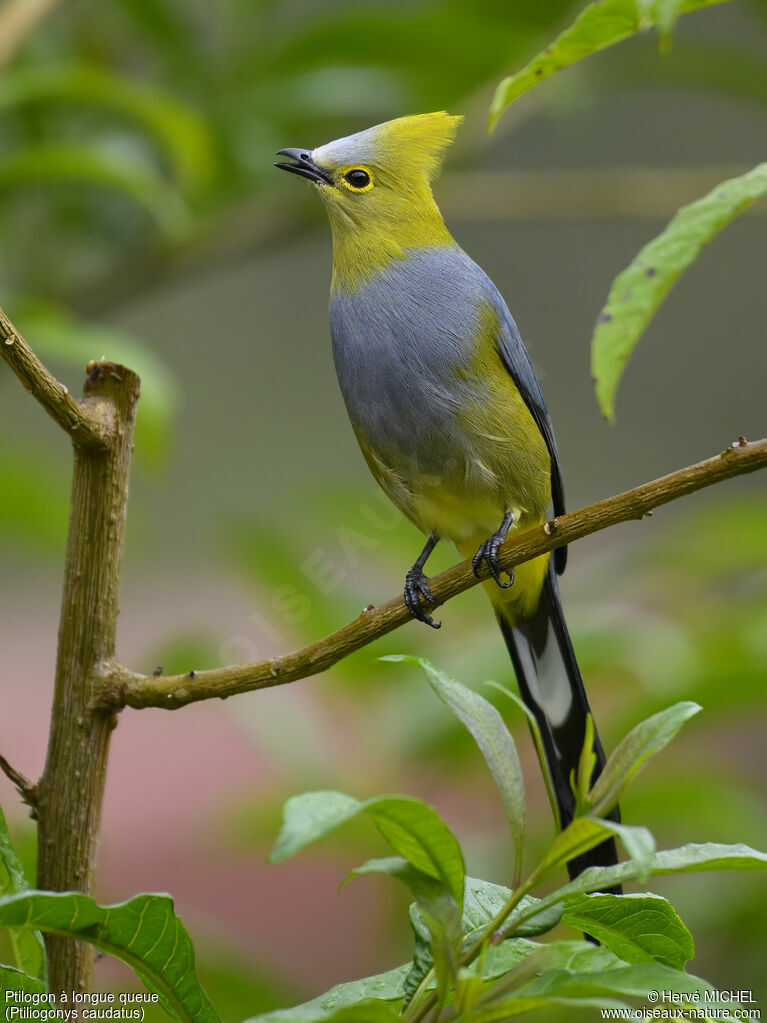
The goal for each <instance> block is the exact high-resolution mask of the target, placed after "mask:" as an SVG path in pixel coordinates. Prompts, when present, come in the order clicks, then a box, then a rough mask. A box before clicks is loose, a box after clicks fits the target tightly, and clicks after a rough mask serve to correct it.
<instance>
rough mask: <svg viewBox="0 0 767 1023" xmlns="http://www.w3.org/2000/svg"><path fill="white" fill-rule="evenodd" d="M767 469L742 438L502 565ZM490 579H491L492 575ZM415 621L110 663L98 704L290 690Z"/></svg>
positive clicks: (541, 533) (540, 534) (446, 592)
mask: <svg viewBox="0 0 767 1023" xmlns="http://www.w3.org/2000/svg"><path fill="white" fill-rule="evenodd" d="M765 466H767V439H765V440H759V441H755V442H754V443H751V444H749V443H748V442H747V441H746V440H745V439H744V438H743V437H741V438H739V439H738V440H737V441H735V442H734V443H733V444H731V445H730V446H729V447H728V448H727V449H726V450H725V451H723V452H722V453H721V454H720V455H716V456H714V457H713V458H709V459H707V460H706V461H704V462H698V463H696V464H695V465H690V466H687V468H685V469H679V470H677V471H676V472H672V473H670V474H669V475H668V476H662V477H661V478H660V479H657V480H653V481H652V482H651V483H645V484H643V485H642V486H639V487H635V488H634V489H633V490H627V491H625V492H624V493H622V494H617V495H616V496H615V497H608V498H607V499H606V500H604V501H599V502H597V503H596V504H592V505H589V506H588V507H587V508H582V509H580V511H576V512H571V513H570V514H569V515H562V516H560V517H559V518H557V519H552V520H551V522H547V523H546V524H545V525H543V526H539V527H536V528H535V529H529V530H527V531H526V532H524V533H521V534H520V535H518V536H516V537H514V538H512V539H510V540H507V541H506V543H504V544H503V545H502V546H501V547H500V548H499V552H498V554H499V560H500V563H501V566H502V567H503V568H505V569H508V568H511V567H512V566H513V565H519V564H521V563H522V562H523V561H529V560H530V559H531V558H535V557H538V556H539V555H541V554H545V553H546V552H547V551H550V550H552V549H553V548H555V547H562V546H564V545H565V544H568V543H571V542H572V541H573V540H578V539H580V538H581V537H584V536H588V535H589V534H590V533H596V532H598V531H599V530H601V529H607V528H608V527H609V526H614V525H617V523H619V522H627V521H628V520H629V519H641V518H643V517H644V516H645V515H648V514H649V513H650V512H651V511H652V510H653V508H657V507H658V506H660V505H663V504H667V503H668V502H669V501H674V500H676V499H677V498H679V497H683V496H684V495H686V494H691V493H693V492H694V491H696V490H701V489H702V488H703V487H708V486H711V485H712V484H714V483H720V482H721V481H723V480H726V479H729V478H730V477H732V476H740V475H742V474H744V473H748V472H754V471H755V470H756V469H761V468H764V467H765ZM482 578H487V573H486V572H484V573H483V576H482ZM478 581H479V580H477V579H476V577H475V576H474V573H473V571H472V567H471V562H470V561H464V562H462V563H461V564H459V565H456V566H455V567H453V568H451V569H449V570H448V571H446V572H443V573H442V574H441V575H438V576H435V577H434V578H433V579H431V580H430V581H429V588H430V589H431V591H432V593H433V594H434V595H435V596H436V598H437V599H438V600H439V601H440V603H444V602H445V601H447V600H450V598H451V597H454V596H456V595H457V594H458V593H462V592H463V591H464V590H468V589H469V588H470V587H472V586H475V585H476V584H477V582H478ZM410 621H412V618H411V616H410V612H409V611H408V610H407V608H406V606H405V603H404V600H403V599H402V597H396V598H395V599H393V600H390V601H388V602H387V603H385V604H381V605H380V606H379V607H377V608H371V609H370V610H365V611H363V612H362V613H361V614H360V615H359V616H358V617H357V618H355V619H354V621H352V622H349V623H348V625H344V626H343V628H341V629H339V630H338V631H337V632H333V633H331V634H330V635H329V636H326V637H325V638H324V639H321V640H318V641H317V642H316V643H312V644H310V645H309V646H307V647H304V648H303V649H302V650H299V651H297V652H294V653H291V654H286V655H284V656H283V657H279V658H275V659H273V660H269V661H256V662H254V663H251V664H241V665H235V666H232V667H227V668H214V669H212V670H210V671H199V672H194V671H190V672H188V673H187V674H186V675H170V676H167V677H163V676H162V675H160V676H156V675H151V676H146V675H138V674H135V673H134V672H131V671H129V670H128V669H127V668H124V667H123V666H122V665H119V664H115V663H108V664H105V665H104V666H103V670H102V677H101V683H100V686H99V688H98V689H97V691H96V697H95V698H96V699H97V700H98V702H99V705H100V706H103V707H105V708H109V709H114V710H118V709H120V708H121V707H126V706H127V707H135V708H143V707H162V708H165V709H167V710H173V709H175V708H177V707H183V706H185V705H186V704H188V703H194V702H196V701H197V700H207V699H211V698H213V697H218V698H220V699H226V698H227V697H229V696H235V695H237V694H238V693H247V692H250V691H251V690H254V689H266V688H269V687H271V686H279V685H285V684H286V683H287V682H295V681H297V680H298V679H302V678H307V677H308V676H310V675H316V674H318V673H319V672H321V671H324V670H325V669H326V668H329V667H331V665H333V664H336V663H337V662H338V661H340V660H341V659H342V658H344V657H346V656H347V655H348V654H350V653H352V652H353V651H355V650H359V649H360V648H361V647H364V646H366V645H367V644H368V643H371V642H372V641H373V640H375V639H378V638H379V637H381V636H385V635H386V634H387V633H389V632H392V631H393V630H394V629H397V628H399V627H400V626H401V625H405V624H406V623H407V622H410Z"/></svg>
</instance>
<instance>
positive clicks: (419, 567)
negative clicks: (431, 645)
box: [405, 533, 442, 629]
mask: <svg viewBox="0 0 767 1023" xmlns="http://www.w3.org/2000/svg"><path fill="white" fill-rule="evenodd" d="M438 541H439V537H438V536H437V534H436V533H432V534H431V536H430V537H429V539H428V540H427V541H426V546H425V547H424V549H423V550H422V551H421V553H420V554H419V555H418V559H417V560H416V562H415V564H414V565H413V567H412V568H411V569H410V570H409V571H408V573H407V575H406V576H405V603H406V604H407V608H408V611H409V612H410V614H411V615H412V616H413V618H415V619H416V620H417V621H419V622H424V623H425V624H426V625H431V627H432V629H439V628H440V625H441V623H440V622H435V621H434V619H433V618H432V617H431V615H429V614H427V613H426V610H425V608H424V607H423V605H422V604H421V600H420V598H421V597H424V599H426V600H428V601H429V603H430V604H433V605H434V607H439V606H440V604H441V603H442V601H441V600H437V599H436V598H435V597H434V596H433V594H432V592H431V590H430V589H429V586H428V583H427V582H426V576H425V575H424V572H423V566H424V565H425V564H426V559H427V558H428V557H429V555H430V554H431V552H432V551H433V550H434V548H435V547H436V546H437V543H438Z"/></svg>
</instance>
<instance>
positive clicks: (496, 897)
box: [463, 877, 562, 947]
mask: <svg viewBox="0 0 767 1023" xmlns="http://www.w3.org/2000/svg"><path fill="white" fill-rule="evenodd" d="M464 891H465V896H464V905H463V931H464V935H465V939H466V945H467V947H468V946H469V945H470V944H472V943H473V942H474V940H475V939H476V937H477V936H478V934H479V932H480V931H482V930H484V928H485V927H487V925H488V924H489V923H490V921H491V920H493V919H494V918H495V917H496V916H497V915H498V913H499V912H500V911H501V910H502V909H503V907H504V906H505V905H506V903H507V902H508V901H509V899H510V898H511V889H510V888H506V887H505V886H504V885H502V884H493V883H492V882H490V881H481V880H480V879H479V878H475V877H467V878H466V884H465V888H464ZM540 901H541V900H540V899H536V898H534V897H533V896H532V895H525V896H524V897H523V898H522V900H521V901H520V903H519V906H518V907H517V911H520V910H523V909H524V910H530V909H534V908H535V907H536V905H538V904H540ZM561 916H562V907H561V906H556V905H555V906H550V907H548V908H547V909H544V910H543V911H542V912H541V913H538V914H536V915H534V916H530V917H529V918H528V919H527V920H526V922H525V923H524V924H522V925H521V926H520V927H519V928H517V929H516V930H515V931H514V936H515V937H517V938H522V937H525V938H530V937H533V936H534V935H536V934H545V933H546V932H547V931H550V930H551V929H552V927H556V925H557V924H558V923H559V920H560V918H561Z"/></svg>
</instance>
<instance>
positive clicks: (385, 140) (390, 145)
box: [369, 110, 463, 181]
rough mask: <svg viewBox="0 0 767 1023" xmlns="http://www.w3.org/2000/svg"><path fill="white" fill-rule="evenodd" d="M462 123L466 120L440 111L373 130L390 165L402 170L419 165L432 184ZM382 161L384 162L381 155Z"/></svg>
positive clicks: (388, 123) (377, 145)
mask: <svg viewBox="0 0 767 1023" xmlns="http://www.w3.org/2000/svg"><path fill="white" fill-rule="evenodd" d="M462 120H463V117H456V116H453V115H451V114H448V113H446V112H445V111H444V110H440V111H438V112H437V113H433V114H411V115H410V116H408V117H398V118H396V120H394V121H385V122H384V123H383V124H379V125H377V126H376V127H375V128H371V129H369V130H370V132H371V134H372V135H373V136H374V139H375V145H376V148H378V149H379V151H380V153H381V155H383V156H384V160H385V161H386V162H391V163H393V164H395V165H396V163H397V162H399V164H400V167H403V165H404V166H407V165H410V166H411V167H412V168H413V169H415V167H416V166H417V167H419V168H420V169H421V170H422V171H423V172H424V173H425V174H426V177H427V178H428V180H429V181H431V180H433V178H434V177H435V176H436V174H437V172H438V171H439V169H440V167H441V166H442V161H443V160H444V158H445V150H446V149H447V147H448V146H449V145H450V144H451V143H452V142H453V140H454V139H455V135H456V132H457V130H458V125H459V124H460V123H461V121H462ZM384 154H385V155H384ZM378 160H379V162H383V161H382V160H381V156H380V155H379V157H378Z"/></svg>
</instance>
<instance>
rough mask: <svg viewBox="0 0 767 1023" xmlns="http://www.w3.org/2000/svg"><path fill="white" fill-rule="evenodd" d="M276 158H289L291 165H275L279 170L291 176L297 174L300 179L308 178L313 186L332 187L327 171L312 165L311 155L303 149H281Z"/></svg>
mask: <svg viewBox="0 0 767 1023" xmlns="http://www.w3.org/2000/svg"><path fill="white" fill-rule="evenodd" d="M277 156H289V157H290V159H291V160H293V161H294V162H293V163H275V165H274V166H275V167H279V168H280V170H285V171H290V172H291V174H299V175H300V176H301V177H302V178H308V180H309V181H313V182H314V184H315V185H332V184H333V179H332V178H331V176H330V175H329V174H328V172H327V171H325V170H323V169H322V168H321V167H318V166H317V164H316V163H312V157H311V154H310V153H308V152H307V151H306V150H305V149H281V150H280V151H279V153H277Z"/></svg>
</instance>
